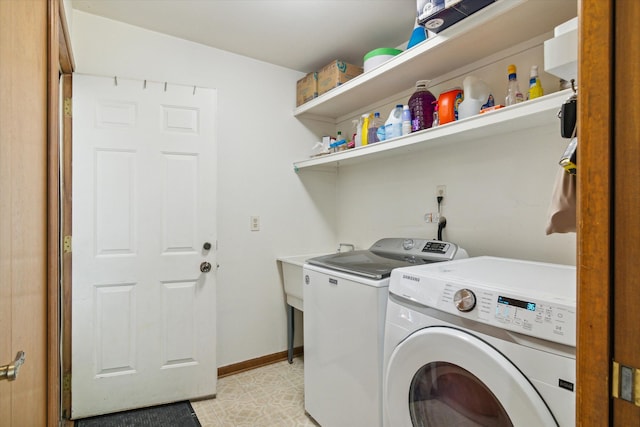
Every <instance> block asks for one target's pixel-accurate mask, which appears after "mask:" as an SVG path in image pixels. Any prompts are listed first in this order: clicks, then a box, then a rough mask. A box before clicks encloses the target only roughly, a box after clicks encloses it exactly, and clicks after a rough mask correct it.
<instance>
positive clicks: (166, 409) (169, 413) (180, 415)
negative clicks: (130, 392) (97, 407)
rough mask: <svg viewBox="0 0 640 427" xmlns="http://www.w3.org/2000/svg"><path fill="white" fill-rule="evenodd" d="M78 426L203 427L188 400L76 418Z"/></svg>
mask: <svg viewBox="0 0 640 427" xmlns="http://www.w3.org/2000/svg"><path fill="white" fill-rule="evenodd" d="M76 427H201V425H200V421H198V417H197V416H196V413H195V411H194V410H193V408H192V407H191V404H190V403H189V402H187V401H185V402H177V403H170V404H168V405H161V406H152V407H150V408H144V409H134V410H132V411H126V412H118V413H116V414H108V415H100V416H97V417H91V418H83V419H81V420H76Z"/></svg>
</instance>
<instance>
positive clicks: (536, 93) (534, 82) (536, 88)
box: [528, 65, 544, 99]
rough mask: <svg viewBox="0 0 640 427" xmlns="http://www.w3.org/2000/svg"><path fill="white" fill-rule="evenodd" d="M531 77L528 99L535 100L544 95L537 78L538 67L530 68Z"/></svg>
mask: <svg viewBox="0 0 640 427" xmlns="http://www.w3.org/2000/svg"><path fill="white" fill-rule="evenodd" d="M530 76H531V77H529V94H528V99H535V98H538V97H540V96H542V95H544V91H543V90H542V85H541V84H540V77H538V66H537V65H533V66H531V74H530Z"/></svg>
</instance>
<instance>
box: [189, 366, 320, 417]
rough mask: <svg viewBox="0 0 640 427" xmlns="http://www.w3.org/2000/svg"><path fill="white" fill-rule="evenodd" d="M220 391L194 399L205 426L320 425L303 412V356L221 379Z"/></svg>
mask: <svg viewBox="0 0 640 427" xmlns="http://www.w3.org/2000/svg"><path fill="white" fill-rule="evenodd" d="M217 391H218V394H217V396H216V398H215V399H209V400H201V401H195V402H191V405H192V406H193V409H194V410H195V411H196V415H197V416H198V420H199V421H200V424H202V427H304V426H310V427H317V424H316V423H315V422H314V421H313V420H312V419H311V418H309V417H308V416H307V415H306V414H305V412H304V361H303V359H302V357H296V358H295V359H294V360H293V363H292V364H291V365H290V364H289V363H288V362H287V361H286V360H285V361H283V362H278V363H274V364H272V365H268V366H264V367H261V368H257V369H252V370H250V371H247V372H241V373H239V374H235V375H230V376H228V377H224V378H220V379H219V380H218V390H217Z"/></svg>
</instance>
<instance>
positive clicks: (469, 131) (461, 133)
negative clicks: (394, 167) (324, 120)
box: [293, 89, 572, 172]
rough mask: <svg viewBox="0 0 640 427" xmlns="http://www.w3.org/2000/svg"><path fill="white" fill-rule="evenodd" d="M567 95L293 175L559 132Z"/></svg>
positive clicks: (351, 153) (325, 161)
mask: <svg viewBox="0 0 640 427" xmlns="http://www.w3.org/2000/svg"><path fill="white" fill-rule="evenodd" d="M571 94H572V90H571V89H567V90H563V91H560V92H555V93H552V94H549V95H545V96H543V97H540V98H536V99H533V100H530V101H525V102H523V103H520V104H516V105H513V106H510V107H505V108H501V109H499V110H496V111H492V112H490V113H485V114H479V115H476V116H473V117H469V118H466V119H463V120H460V121H456V122H452V123H447V124H445V125H442V126H438V127H436V128H432V129H425V130H423V131H419V132H415V133H412V134H410V135H406V136H402V137H398V138H393V139H390V140H388V141H382V142H376V143H375V144H371V145H366V146H363V147H357V148H353V149H350V150H345V151H341V152H338V153H333V154H327V155H324V156H320V157H314V158H310V159H308V160H302V161H299V162H295V163H294V164H293V167H294V170H295V171H296V172H299V171H303V170H313V169H316V170H317V169H326V168H327V167H332V168H337V167H339V166H347V165H353V164H356V163H359V162H363V161H371V160H374V159H379V158H383V157H390V156H394V155H398V154H406V153H408V152H412V151H413V152H417V151H420V150H425V149H430V148H433V147H437V146H442V145H445V144H459V143H463V142H466V141H471V140H476V139H482V138H486V137H494V136H498V135H505V134H509V133H514V134H517V133H518V132H523V131H526V130H527V129H532V128H535V129H536V131H539V130H540V128H544V127H557V129H558V133H559V132H560V120H559V119H558V111H559V110H560V107H561V105H562V103H563V102H564V101H565V100H566V99H567V98H569V96H570V95H571Z"/></svg>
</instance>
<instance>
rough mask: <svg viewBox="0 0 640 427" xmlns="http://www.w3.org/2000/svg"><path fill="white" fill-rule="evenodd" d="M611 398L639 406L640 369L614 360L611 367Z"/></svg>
mask: <svg viewBox="0 0 640 427" xmlns="http://www.w3.org/2000/svg"><path fill="white" fill-rule="evenodd" d="M611 396H613V397H615V398H616V399H622V400H626V401H627V402H630V403H633V404H634V405H636V406H640V369H638V368H632V367H630V366H625V365H622V364H620V363H618V362H616V361H615V360H614V361H613V364H612V367H611Z"/></svg>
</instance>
